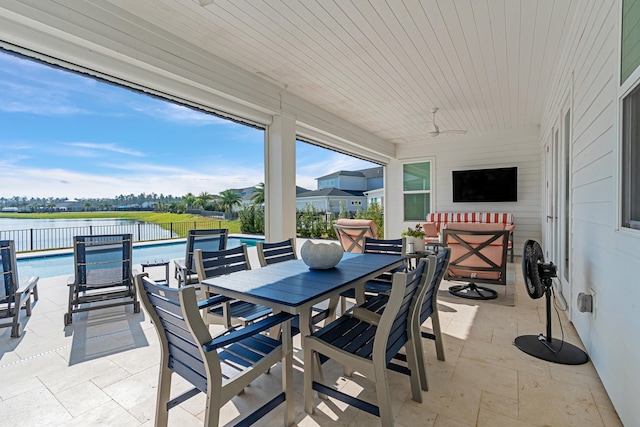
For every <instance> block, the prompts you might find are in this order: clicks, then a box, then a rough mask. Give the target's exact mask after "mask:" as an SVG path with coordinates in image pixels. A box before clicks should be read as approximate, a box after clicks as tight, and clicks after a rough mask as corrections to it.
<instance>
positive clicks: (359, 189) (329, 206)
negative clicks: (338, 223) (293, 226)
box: [296, 166, 384, 214]
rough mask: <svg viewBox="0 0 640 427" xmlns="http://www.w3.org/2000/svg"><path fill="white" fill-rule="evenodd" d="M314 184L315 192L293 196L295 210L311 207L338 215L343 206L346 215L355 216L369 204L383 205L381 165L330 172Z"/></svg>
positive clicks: (317, 179)
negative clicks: (294, 197)
mask: <svg viewBox="0 0 640 427" xmlns="http://www.w3.org/2000/svg"><path fill="white" fill-rule="evenodd" d="M316 181H317V183H318V184H317V187H318V188H317V189H316V190H312V191H307V192H304V193H298V194H296V209H298V210H300V209H303V208H304V207H305V206H307V205H311V206H313V207H314V208H316V209H318V210H319V211H322V212H333V213H334V214H337V213H339V212H340V205H341V204H342V205H344V209H345V211H346V212H348V213H351V214H354V213H356V212H357V211H358V210H364V209H366V208H367V206H368V205H369V203H371V202H374V201H376V202H378V203H380V204H381V203H382V194H383V191H384V189H383V186H384V180H383V170H382V166H378V167H374V168H368V169H362V170H357V171H338V172H333V173H330V174H329V175H324V176H321V177H320V178H316Z"/></svg>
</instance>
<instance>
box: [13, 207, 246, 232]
mask: <svg viewBox="0 0 640 427" xmlns="http://www.w3.org/2000/svg"><path fill="white" fill-rule="evenodd" d="M0 218H20V219H30V218H33V219H38V218H46V219H52V218H53V219H78V218H121V219H131V220H136V221H144V222H149V223H153V224H166V223H170V222H174V223H175V222H193V223H197V224H202V225H203V226H202V227H199V226H198V227H197V228H205V226H204V225H205V224H208V225H209V226H210V228H213V227H215V228H228V229H229V233H230V234H234V233H235V234H237V233H240V232H241V231H240V221H239V220H234V221H224V220H219V219H216V218H208V217H206V216H200V215H192V214H174V213H162V212H115V211H114V212H55V213H0ZM184 237H186V236H184Z"/></svg>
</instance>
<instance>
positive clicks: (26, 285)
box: [18, 276, 39, 293]
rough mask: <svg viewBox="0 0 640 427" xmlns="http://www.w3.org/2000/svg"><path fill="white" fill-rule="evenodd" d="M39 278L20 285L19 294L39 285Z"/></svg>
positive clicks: (29, 279) (36, 277)
mask: <svg viewBox="0 0 640 427" xmlns="http://www.w3.org/2000/svg"><path fill="white" fill-rule="evenodd" d="M38 279H39V277H38V276H32V277H29V278H28V279H27V280H25V281H24V282H22V283H20V286H19V287H18V293H23V292H27V291H30V290H32V289H33V288H34V287H35V286H36V285H37V284H38Z"/></svg>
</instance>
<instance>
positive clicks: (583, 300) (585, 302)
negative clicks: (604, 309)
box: [578, 292, 593, 313]
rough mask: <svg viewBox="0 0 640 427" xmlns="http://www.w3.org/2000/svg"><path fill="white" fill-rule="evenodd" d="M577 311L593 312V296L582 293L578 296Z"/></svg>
mask: <svg viewBox="0 0 640 427" xmlns="http://www.w3.org/2000/svg"><path fill="white" fill-rule="evenodd" d="M578 311H579V312H580V313H592V312H593V295H591V294H585V293H584V292H580V293H579V294H578Z"/></svg>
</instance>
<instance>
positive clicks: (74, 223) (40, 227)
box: [0, 218, 178, 252]
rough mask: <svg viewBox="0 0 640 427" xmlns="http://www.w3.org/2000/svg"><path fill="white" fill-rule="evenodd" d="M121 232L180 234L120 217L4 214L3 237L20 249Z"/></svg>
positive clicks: (155, 236) (158, 236) (138, 236)
mask: <svg viewBox="0 0 640 427" xmlns="http://www.w3.org/2000/svg"><path fill="white" fill-rule="evenodd" d="M54 229H55V230H54ZM121 233H130V234H132V235H133V236H134V240H138V241H144V240H162V239H169V238H172V237H173V238H175V237H178V236H177V235H176V234H175V233H173V234H172V233H171V232H170V231H169V230H165V229H163V228H162V227H160V226H159V225H156V224H150V223H145V222H142V221H135V220H128V219H119V218H86V219H84V218H77V219H53V218H52V219H47V218H38V219H21V218H0V239H6V240H14V241H15V244H16V251H18V252H23V251H29V250H45V249H56V248H69V247H72V246H73V236H81V235H92V234H93V235H96V234H121Z"/></svg>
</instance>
